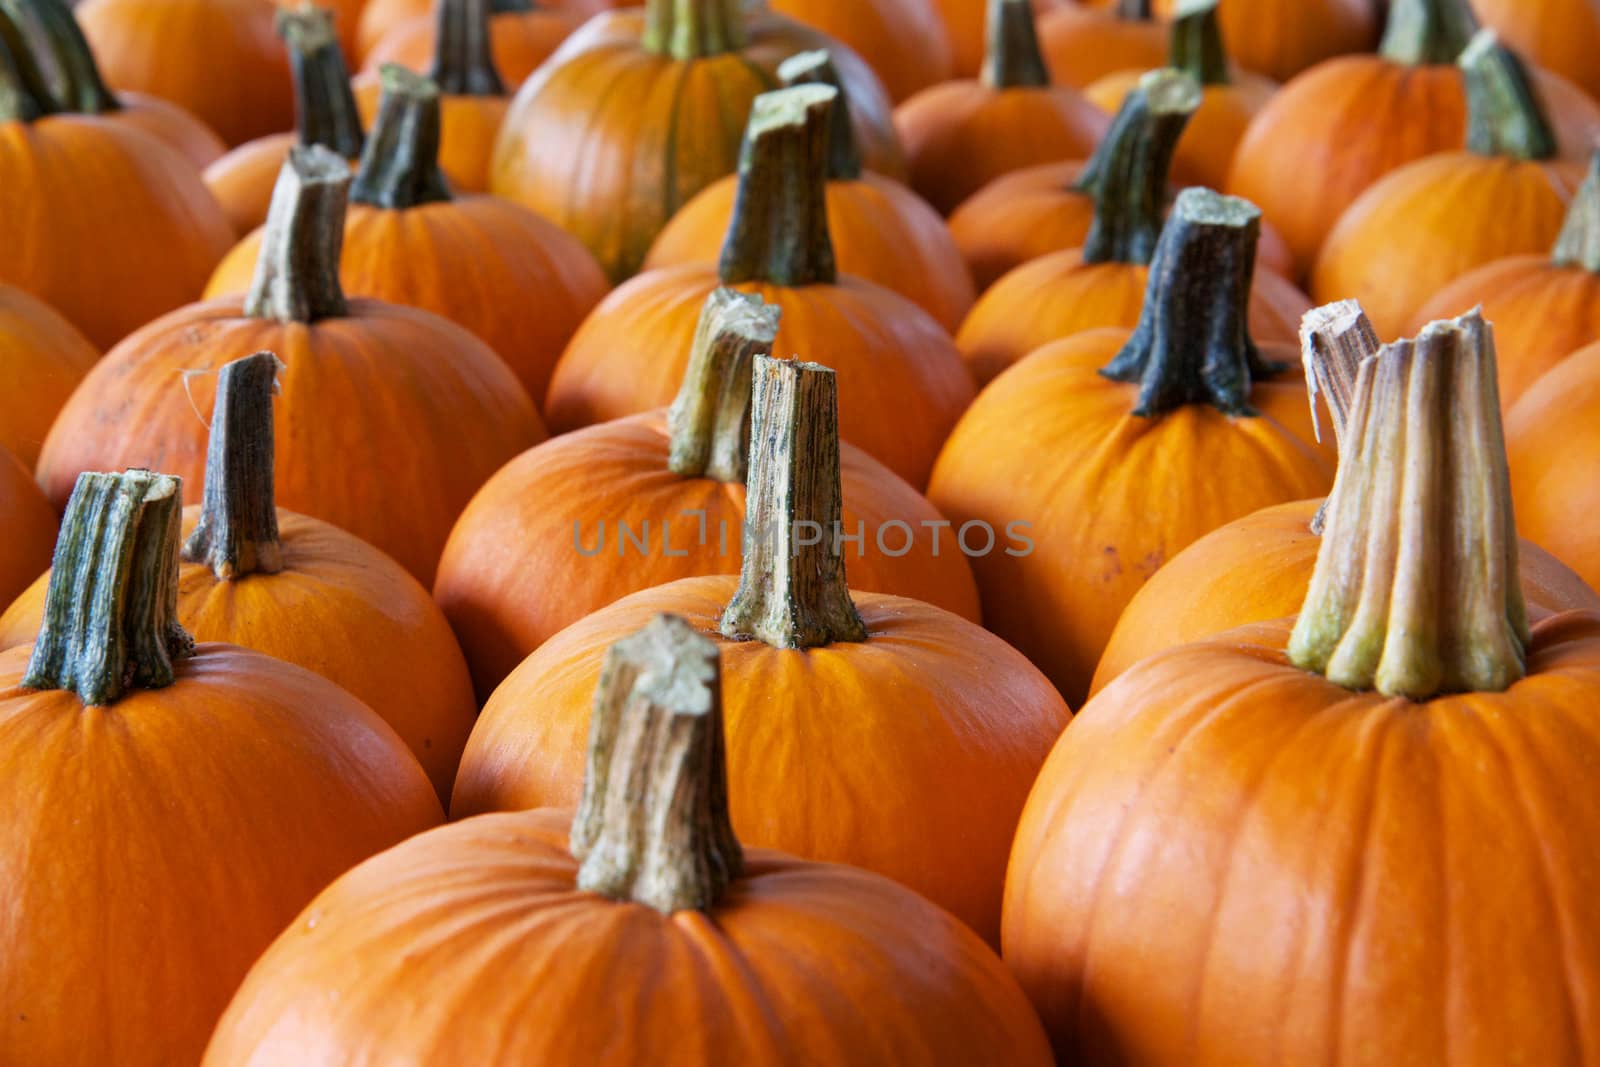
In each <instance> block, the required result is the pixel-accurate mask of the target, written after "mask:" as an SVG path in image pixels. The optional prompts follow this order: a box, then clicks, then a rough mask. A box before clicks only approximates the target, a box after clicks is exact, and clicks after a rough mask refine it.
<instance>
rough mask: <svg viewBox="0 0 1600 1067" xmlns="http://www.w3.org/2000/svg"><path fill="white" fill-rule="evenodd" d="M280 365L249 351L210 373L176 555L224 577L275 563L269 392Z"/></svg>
mask: <svg viewBox="0 0 1600 1067" xmlns="http://www.w3.org/2000/svg"><path fill="white" fill-rule="evenodd" d="M282 366H283V365H282V364H281V363H279V362H278V357H277V356H275V355H273V354H272V353H271V352H257V353H256V354H255V355H253V356H245V357H244V358H243V359H236V360H234V361H233V362H232V363H228V364H226V365H224V366H223V368H222V370H221V372H220V373H219V374H218V376H217V401H216V405H215V407H213V408H212V413H211V442H210V446H209V448H208V449H207V451H206V487H205V492H204V494H203V495H202V497H201V503H200V519H199V521H198V522H197V523H196V524H195V528H194V532H193V533H192V534H190V535H189V540H188V541H186V542H184V545H183V558H184V559H186V560H188V561H189V562H190V563H204V564H205V565H206V566H208V567H210V568H211V573H212V574H215V575H216V576H217V577H218V578H220V579H222V580H224V581H232V580H234V579H236V578H243V577H245V576H246V575H249V574H276V573H278V572H279V571H281V570H283V545H282V544H281V543H280V542H279V540H278V506H277V500H276V499H275V497H274V495H273V487H272V467H273V459H272V397H273V394H274V393H276V392H277V382H278V371H279V370H280V369H281V368H282Z"/></svg>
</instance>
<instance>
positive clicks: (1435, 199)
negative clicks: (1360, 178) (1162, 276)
mask: <svg viewBox="0 0 1600 1067" xmlns="http://www.w3.org/2000/svg"><path fill="white" fill-rule="evenodd" d="M1461 65H1462V68H1463V70H1464V71H1465V73H1466V83H1467V98H1468V119H1469V126H1468V131H1467V150H1466V151H1464V152H1449V153H1443V154H1440V155H1437V156H1434V157H1432V158H1429V159H1422V160H1418V161H1417V162H1415V163H1410V164H1407V165H1406V166H1404V167H1401V168H1400V169H1399V170H1396V171H1394V172H1392V173H1390V174H1389V175H1387V176H1385V177H1384V178H1382V179H1381V180H1379V181H1378V182H1377V183H1376V184H1374V185H1373V186H1372V187H1371V188H1370V189H1368V190H1367V191H1366V192H1364V193H1362V194H1361V196H1360V197H1358V198H1357V199H1356V202H1355V203H1353V204H1351V205H1350V208H1349V210H1347V211H1346V212H1345V213H1344V214H1343V215H1342V216H1340V218H1339V223H1338V225H1336V226H1335V227H1334V228H1333V232H1332V233H1330V234H1329V235H1328V239H1327V241H1326V242H1325V243H1324V244H1323V247H1322V251H1321V253H1320V254H1319V255H1318V257H1317V266H1316V270H1315V271H1314V272H1313V274H1312V278H1311V293H1312V295H1313V296H1315V297H1316V298H1317V299H1319V300H1331V299H1338V298H1343V297H1347V296H1348V297H1354V298H1355V299H1358V300H1360V301H1361V302H1362V304H1363V305H1364V306H1365V307H1366V309H1367V314H1368V316H1370V317H1371V319H1372V324H1373V326H1374V327H1376V328H1377V330H1378V332H1379V333H1380V334H1381V335H1385V336H1393V335H1395V334H1398V333H1399V332H1400V331H1401V330H1403V329H1404V328H1405V326H1406V324H1407V323H1409V322H1411V321H1412V318H1413V317H1414V316H1415V315H1416V313H1417V312H1418V311H1419V310H1421V308H1422V305H1423V304H1424V303H1426V302H1427V300H1428V298H1429V297H1431V296H1433V294H1434V293H1436V292H1438V291H1439V290H1440V289H1441V288H1443V287H1444V286H1445V285H1446V284H1448V283H1449V282H1451V281H1454V280H1455V279H1456V278H1459V277H1460V276H1461V275H1463V274H1465V273H1466V272H1467V271H1469V270H1471V269H1473V268H1474V267H1479V266H1482V265H1483V264H1485V263H1491V262H1493V261H1494V260H1496V259H1500V258H1502V257H1504V256H1510V255H1515V254H1517V253H1519V252H1535V251H1542V250H1543V249H1546V248H1548V247H1550V243H1551V242H1552V241H1554V240H1555V239H1556V236H1557V235H1558V234H1559V233H1560V232H1561V226H1562V219H1563V216H1564V215H1565V213H1566V204H1567V201H1568V199H1569V198H1570V197H1571V195H1572V192H1573V190H1574V189H1575V188H1576V187H1577V185H1578V183H1579V181H1580V180H1581V175H1582V171H1581V168H1580V167H1579V165H1578V164H1575V163H1571V162H1568V161H1565V160H1561V159H1558V158H1557V146H1556V140H1555V136H1554V134H1553V133H1552V132H1551V129H1550V125H1549V123H1548V122H1547V121H1546V120H1545V116H1544V112H1543V110H1542V108H1541V107H1540V104H1539V100H1538V96H1537V94H1536V92H1535V90H1534V89H1533V86H1532V85H1531V84H1530V83H1529V81H1528V78H1527V74H1526V71H1525V70H1524V69H1523V67H1522V65H1521V63H1520V62H1519V61H1518V60H1517V59H1516V57H1515V56H1513V55H1512V54H1511V53H1510V52H1507V51H1506V50H1505V49H1504V48H1502V47H1500V45H1499V44H1498V43H1497V42H1496V39H1495V36H1494V33H1493V31H1491V30H1482V31H1480V32H1479V33H1478V35H1477V36H1476V37H1475V38H1473V43H1472V45H1471V46H1469V47H1468V48H1467V50H1466V51H1465V52H1463V53H1462V55H1461Z"/></svg>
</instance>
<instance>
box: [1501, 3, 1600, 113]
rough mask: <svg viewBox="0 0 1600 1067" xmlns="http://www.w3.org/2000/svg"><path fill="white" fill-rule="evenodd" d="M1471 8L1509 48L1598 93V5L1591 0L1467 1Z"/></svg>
mask: <svg viewBox="0 0 1600 1067" xmlns="http://www.w3.org/2000/svg"><path fill="white" fill-rule="evenodd" d="M1472 11H1473V13H1474V14H1476V15H1477V16H1478V18H1479V19H1481V20H1482V21H1483V24H1484V25H1486V26H1492V27H1493V28H1494V29H1495V31H1496V32H1498V33H1499V34H1500V36H1501V37H1503V38H1505V42H1506V45H1507V46H1508V47H1510V48H1513V49H1515V50H1516V51H1517V52H1518V53H1520V54H1522V55H1525V56H1527V57H1528V59H1529V61H1531V62H1534V63H1537V64H1539V65H1540V66H1541V67H1544V68H1545V69H1546V70H1552V71H1555V72H1556V73H1557V74H1560V75H1561V76H1562V77H1564V78H1570V79H1571V80H1572V81H1573V82H1574V83H1575V84H1577V85H1578V86H1580V87H1581V88H1582V89H1583V90H1584V91H1585V92H1587V93H1588V94H1589V95H1590V96H1594V97H1600V70H1596V69H1595V64H1594V55H1595V50H1596V49H1597V48H1600V9H1596V7H1595V5H1594V4H1593V3H1592V2H1591V0H1472Z"/></svg>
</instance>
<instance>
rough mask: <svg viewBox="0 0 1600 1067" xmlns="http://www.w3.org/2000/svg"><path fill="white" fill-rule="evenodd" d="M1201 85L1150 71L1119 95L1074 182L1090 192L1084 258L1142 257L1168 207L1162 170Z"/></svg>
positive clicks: (1180, 76) (1131, 260) (1154, 240)
mask: <svg viewBox="0 0 1600 1067" xmlns="http://www.w3.org/2000/svg"><path fill="white" fill-rule="evenodd" d="M1199 106H1200V86H1199V84H1198V83H1196V82H1195V80H1194V79H1193V78H1191V77H1189V75H1187V74H1184V73H1183V72H1181V71H1176V70H1154V71H1151V72H1150V73H1149V74H1146V75H1144V76H1143V77H1141V78H1140V79H1139V84H1138V85H1137V86H1136V87H1135V88H1134V90H1133V92H1131V93H1129V94H1128V95H1127V97H1126V98H1125V99H1124V100H1123V101H1122V107H1121V108H1119V109H1118V110H1117V117H1116V118H1115V119H1113V120H1112V122H1111V129H1110V130H1108V131H1107V132H1106V136H1105V139H1104V140H1102V141H1101V142H1100V145H1099V147H1097V148H1096V149H1095V153H1094V155H1093V156H1092V157H1090V159H1089V162H1088V164H1087V165H1085V167H1084V169H1083V173H1082V174H1081V175H1080V176H1079V177H1078V181H1077V183H1076V184H1075V185H1074V186H1073V187H1074V188H1075V189H1077V190H1078V191H1079V192H1081V193H1084V194H1086V195H1088V196H1091V197H1093V198H1094V221H1093V222H1092V223H1090V225H1089V234H1088V236H1087V237H1085V238H1084V241H1083V261H1084V262H1085V263H1148V262H1150V257H1151V255H1152V254H1154V252H1155V249H1156V243H1157V241H1158V240H1159V239H1160V237H1161V227H1162V221H1163V218H1164V216H1165V215H1166V209H1167V172H1168V170H1169V169H1170V168H1171V166H1172V154H1173V152H1175V151H1176V150H1177V147H1178V139H1179V138H1180V137H1182V136H1183V130H1184V127H1185V126H1187V125H1188V123H1189V116H1191V115H1193V114H1194V110H1195V108H1197V107H1199Z"/></svg>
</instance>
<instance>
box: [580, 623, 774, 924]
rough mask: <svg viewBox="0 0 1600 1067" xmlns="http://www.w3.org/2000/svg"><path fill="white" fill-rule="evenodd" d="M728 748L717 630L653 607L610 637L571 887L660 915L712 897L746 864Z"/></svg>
mask: <svg viewBox="0 0 1600 1067" xmlns="http://www.w3.org/2000/svg"><path fill="white" fill-rule="evenodd" d="M726 752H727V750H726V743H725V742H724V740H723V727H722V665H721V662H720V659H719V656H718V651H717V644H716V642H715V641H712V640H711V639H709V638H707V637H705V636H703V635H701V634H698V633H696V632H695V631H694V627H692V626H690V625H689V624H688V623H687V622H685V621H684V620H683V619H680V618H678V617H677V616H676V615H657V616H656V617H655V618H654V619H652V620H651V621H650V622H649V623H648V624H646V626H645V627H644V628H643V629H642V630H639V631H638V632H637V633H634V634H630V635H629V636H627V637H624V638H623V639H622V640H620V641H618V642H617V643H616V644H614V645H612V646H611V648H610V649H608V650H607V652H606V658H605V664H604V665H603V666H602V667H601V669H600V684H599V686H598V687H596V689H595V694H594V711H593V712H592V714H591V716H590V719H589V753H588V765H587V767H586V769H585V771H584V776H583V795H582V797H581V799H580V800H579V801H578V810H577V813H576V814H575V815H574V816H573V819H572V836H571V839H570V847H571V849H572V855H573V857H574V858H575V859H577V860H578V861H579V867H578V888H579V889H586V890H589V891H590V892H594V893H600V894H602V895H604V896H607V897H610V898H611V899H612V900H626V901H632V902H633V903H635V904H643V905H645V906H646V907H650V908H654V909H655V910H656V911H659V912H662V913H663V914H666V915H671V914H672V913H673V912H676V911H687V910H690V909H693V910H698V911H706V910H709V909H710V908H711V907H713V906H714V905H715V904H716V903H717V901H718V899H719V898H721V896H722V895H723V893H725V892H726V891H727V888H728V886H729V884H730V883H732V881H733V880H734V879H735V878H737V877H738V876H739V872H740V871H741V870H742V869H743V867H744V850H743V849H742V848H741V847H740V846H739V839H738V838H737V837H736V836H734V833H733V820H732V819H731V818H730V817H729V815H728V761H727V754H726Z"/></svg>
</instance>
